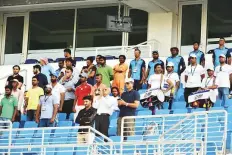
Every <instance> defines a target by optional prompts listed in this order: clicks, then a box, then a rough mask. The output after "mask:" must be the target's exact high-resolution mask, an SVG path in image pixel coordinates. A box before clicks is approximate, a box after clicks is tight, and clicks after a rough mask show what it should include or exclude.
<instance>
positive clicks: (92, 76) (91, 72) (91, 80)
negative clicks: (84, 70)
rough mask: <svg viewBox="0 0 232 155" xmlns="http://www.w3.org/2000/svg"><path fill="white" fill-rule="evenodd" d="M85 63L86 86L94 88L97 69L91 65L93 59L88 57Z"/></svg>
mask: <svg viewBox="0 0 232 155" xmlns="http://www.w3.org/2000/svg"><path fill="white" fill-rule="evenodd" d="M86 63H87V67H88V79H87V82H88V84H90V85H92V86H94V84H95V75H96V71H97V68H96V66H95V65H94V64H93V57H88V58H87V60H86Z"/></svg>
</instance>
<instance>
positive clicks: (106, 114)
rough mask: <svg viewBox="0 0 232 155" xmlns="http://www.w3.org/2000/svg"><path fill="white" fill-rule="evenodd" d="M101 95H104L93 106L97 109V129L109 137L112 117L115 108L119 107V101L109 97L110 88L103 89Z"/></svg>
mask: <svg viewBox="0 0 232 155" xmlns="http://www.w3.org/2000/svg"><path fill="white" fill-rule="evenodd" d="M101 94H102V95H101V96H99V97H98V98H97V99H96V101H95V102H94V104H93V107H94V108H95V109H97V116H96V119H95V129H96V130H97V131H99V132H101V133H102V134H104V135H105V136H107V137H109V135H108V130H109V126H110V115H112V114H113V111H114V107H115V106H116V105H117V100H116V98H114V97H112V96H109V94H110V88H105V89H103V90H102V92H101Z"/></svg>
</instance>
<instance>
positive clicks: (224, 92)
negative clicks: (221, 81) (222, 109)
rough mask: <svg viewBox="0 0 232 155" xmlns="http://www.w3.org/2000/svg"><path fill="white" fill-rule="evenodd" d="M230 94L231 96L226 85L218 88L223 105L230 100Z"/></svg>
mask: <svg viewBox="0 0 232 155" xmlns="http://www.w3.org/2000/svg"><path fill="white" fill-rule="evenodd" d="M228 96H229V88H226V87H219V88H218V97H219V99H220V100H222V102H221V106H225V105H226V104H227V102H228V100H229V98H228Z"/></svg>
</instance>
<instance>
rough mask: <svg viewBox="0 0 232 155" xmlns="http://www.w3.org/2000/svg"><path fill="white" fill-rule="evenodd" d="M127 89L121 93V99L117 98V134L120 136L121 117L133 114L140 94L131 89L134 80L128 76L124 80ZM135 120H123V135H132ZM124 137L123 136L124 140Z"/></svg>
mask: <svg viewBox="0 0 232 155" xmlns="http://www.w3.org/2000/svg"><path fill="white" fill-rule="evenodd" d="M125 84H126V88H127V91H126V92H124V93H122V96H121V99H120V100H118V107H119V109H120V112H119V118H118V121H117V134H118V136H121V135H122V134H121V124H122V122H121V121H122V118H123V117H125V116H135V115H136V114H135V113H136V109H137V108H138V106H139V101H140V95H139V93H138V91H136V90H133V85H134V80H133V79H131V78H129V79H127V80H126V81H125ZM134 127H135V120H134V119H126V120H125V122H124V128H123V130H124V133H123V136H133V135H134ZM125 139H126V138H125V137H124V140H125Z"/></svg>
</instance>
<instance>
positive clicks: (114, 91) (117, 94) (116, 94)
mask: <svg viewBox="0 0 232 155" xmlns="http://www.w3.org/2000/svg"><path fill="white" fill-rule="evenodd" d="M111 93H112V96H113V97H114V98H116V99H119V98H121V97H120V92H119V89H118V87H112V88H111Z"/></svg>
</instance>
